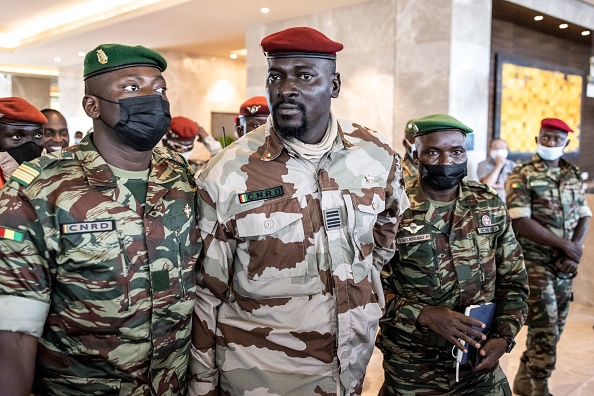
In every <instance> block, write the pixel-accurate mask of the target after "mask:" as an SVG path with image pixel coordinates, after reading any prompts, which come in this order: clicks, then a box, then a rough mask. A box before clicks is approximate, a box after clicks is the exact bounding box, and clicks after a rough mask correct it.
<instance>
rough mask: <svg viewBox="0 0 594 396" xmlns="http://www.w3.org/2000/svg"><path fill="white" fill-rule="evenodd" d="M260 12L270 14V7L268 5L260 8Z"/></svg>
mask: <svg viewBox="0 0 594 396" xmlns="http://www.w3.org/2000/svg"><path fill="white" fill-rule="evenodd" d="M260 12H261V13H262V14H268V13H269V12H270V8H268V7H263V8H260Z"/></svg>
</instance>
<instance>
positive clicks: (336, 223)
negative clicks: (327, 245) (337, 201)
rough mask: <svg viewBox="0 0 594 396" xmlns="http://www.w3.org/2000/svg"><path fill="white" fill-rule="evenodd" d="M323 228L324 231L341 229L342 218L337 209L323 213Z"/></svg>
mask: <svg viewBox="0 0 594 396" xmlns="http://www.w3.org/2000/svg"><path fill="white" fill-rule="evenodd" d="M324 226H325V227H326V230H328V231H330V230H337V229H339V228H341V227H342V218H341V217H340V212H339V211H338V209H328V210H325V211H324Z"/></svg>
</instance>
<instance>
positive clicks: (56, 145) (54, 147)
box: [41, 109, 70, 153]
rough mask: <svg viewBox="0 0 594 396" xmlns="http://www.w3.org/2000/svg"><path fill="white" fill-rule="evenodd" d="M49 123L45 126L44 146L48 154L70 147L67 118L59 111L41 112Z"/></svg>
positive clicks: (47, 110)
mask: <svg viewBox="0 0 594 396" xmlns="http://www.w3.org/2000/svg"><path fill="white" fill-rule="evenodd" d="M41 112H42V113H43V115H44V116H45V118H47V122H46V123H45V124H43V145H44V146H45V149H46V150H47V152H48V153H52V152H54V151H58V150H62V149H63V148H66V147H68V146H70V135H69V134H68V124H66V118H64V116H63V115H62V113H60V112H59V111H58V110H54V109H43V110H41Z"/></svg>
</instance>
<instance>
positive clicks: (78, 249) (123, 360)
mask: <svg viewBox="0 0 594 396" xmlns="http://www.w3.org/2000/svg"><path fill="white" fill-rule="evenodd" d="M193 180H194V179H193V176H192V174H191V172H188V171H187V170H186V165H185V163H184V162H183V160H182V159H181V157H179V156H177V155H176V154H174V153H173V152H171V151H169V150H167V149H162V148H161V149H155V150H154V152H153V157H152V161H151V170H150V174H149V176H148V182H147V188H148V189H147V196H146V206H145V208H144V209H143V208H142V207H141V206H140V204H139V203H138V201H136V200H135V198H134V197H133V196H132V194H131V192H130V191H129V190H127V189H126V188H125V185H122V184H120V183H117V182H116V178H115V176H113V174H112V172H111V170H110V168H109V166H108V165H107V164H106V163H105V162H104V160H103V158H102V157H101V156H100V155H99V153H98V152H97V150H96V148H95V147H94V146H93V144H92V142H91V139H90V137H89V135H87V136H86V137H85V138H84V139H83V140H82V142H81V143H80V144H79V145H78V148H77V147H71V148H69V149H66V150H64V151H61V152H56V153H53V154H50V155H48V156H44V157H41V158H38V159H36V160H34V161H32V162H31V163H30V164H28V163H25V164H24V165H22V166H21V167H20V168H19V169H17V171H16V172H15V173H14V174H13V175H12V177H11V181H10V182H9V183H8V184H7V185H6V186H5V188H4V189H3V190H2V191H1V193H0V229H1V230H2V232H3V234H2V235H3V237H0V252H1V255H0V329H1V330H8V331H19V332H23V333H27V334H31V335H33V336H36V337H39V344H38V349H37V362H36V371H35V385H34V390H35V391H36V392H39V393H41V394H44V395H91V394H96V395H99V394H101V395H179V394H185V393H186V369H187V360H188V354H189V352H188V350H189V342H190V327H191V326H190V321H191V312H192V307H193V303H194V297H195V288H196V286H195V280H196V276H195V262H196V260H197V257H198V254H199V250H200V247H201V243H200V242H197V241H199V234H198V228H197V223H196V217H195V215H196V188H195V184H194V181H193Z"/></svg>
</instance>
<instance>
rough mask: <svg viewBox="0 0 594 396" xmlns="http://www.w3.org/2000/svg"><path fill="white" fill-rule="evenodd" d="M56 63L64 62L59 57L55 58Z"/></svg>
mask: <svg viewBox="0 0 594 396" xmlns="http://www.w3.org/2000/svg"><path fill="white" fill-rule="evenodd" d="M54 62H62V58H60V57H59V56H55V57H54Z"/></svg>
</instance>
